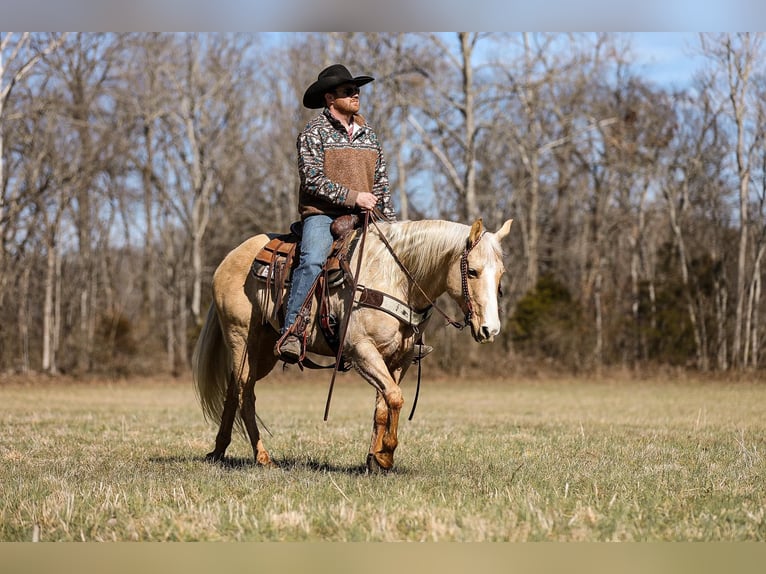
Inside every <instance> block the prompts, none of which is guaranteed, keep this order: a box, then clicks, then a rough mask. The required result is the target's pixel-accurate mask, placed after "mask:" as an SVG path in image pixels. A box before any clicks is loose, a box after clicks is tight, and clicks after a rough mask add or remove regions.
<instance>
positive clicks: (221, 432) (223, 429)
mask: <svg viewBox="0 0 766 574" xmlns="http://www.w3.org/2000/svg"><path fill="white" fill-rule="evenodd" d="M238 403H239V384H238V383H237V379H236V377H235V376H234V373H231V374H230V376H229V386H228V387H227V388H226V399H225V401H224V403H223V414H222V415H221V426H220V427H219V428H218V434H217V435H216V437H215V449H214V450H213V451H212V452H209V453H208V454H207V456H206V457H205V458H207V459H208V460H212V461H219V460H223V456H224V454H225V453H226V449H227V448H228V447H229V444H231V430H232V427H233V426H234V418H235V417H236V416H237V406H238Z"/></svg>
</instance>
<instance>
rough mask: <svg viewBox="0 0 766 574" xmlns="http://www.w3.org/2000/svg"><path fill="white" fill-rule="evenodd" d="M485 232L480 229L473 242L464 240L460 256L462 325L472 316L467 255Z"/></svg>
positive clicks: (467, 322)
mask: <svg viewBox="0 0 766 574" xmlns="http://www.w3.org/2000/svg"><path fill="white" fill-rule="evenodd" d="M486 233H487V232H486V231H482V232H481V234H480V235H479V236H478V237H477V238H476V239H474V240H473V242H469V241H466V243H465V248H464V249H463V254H462V255H461V256H460V283H461V287H462V289H463V301H465V318H464V321H463V327H465V326H466V325H469V324H470V322H471V319H472V318H473V301H472V300H471V293H470V292H469V291H468V255H469V254H470V253H471V251H473V249H474V247H476V246H477V245H478V244H479V241H481V238H482V237H484V235H485V234H486ZM461 328H462V327H461Z"/></svg>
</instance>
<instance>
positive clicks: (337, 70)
mask: <svg viewBox="0 0 766 574" xmlns="http://www.w3.org/2000/svg"><path fill="white" fill-rule="evenodd" d="M374 79H375V78H372V77H370V76H357V77H356V78H354V77H353V76H352V75H351V72H349V71H348V70H347V69H346V66H343V65H341V64H333V65H332V66H329V67H327V68H325V69H324V70H322V71H321V72H319V76H317V81H316V82H314V83H313V84H311V85H310V86H309V87H308V89H307V90H306V93H305V94H303V105H304V106H305V107H307V108H311V109H317V108H323V107H324V95H325V94H326V93H327V92H331V91H332V90H333V88H337V87H338V86H340V85H342V84H355V85H356V86H363V85H365V84H369V83H370V82H372V81H373V80H374Z"/></svg>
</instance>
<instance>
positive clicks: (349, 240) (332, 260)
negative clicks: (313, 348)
mask: <svg viewBox="0 0 766 574" xmlns="http://www.w3.org/2000/svg"><path fill="white" fill-rule="evenodd" d="M359 223H360V220H359V217H358V216H357V215H354V214H349V215H343V216H340V217H338V218H336V219H335V221H333V224H332V225H331V227H330V232H331V233H332V235H333V238H334V241H333V245H332V248H331V249H330V255H329V257H328V258H327V261H326V262H325V265H324V268H323V270H322V273H321V274H320V277H319V281H318V282H317V283H318V285H315V288H314V289H312V290H311V291H310V292H309V294H308V296H307V299H306V303H304V306H305V305H306V304H307V303H308V302H309V301H310V299H311V298H312V297H313V296H314V294H315V293H319V296H320V305H321V315H320V327H321V328H322V331H323V333H324V335H325V338H326V339H327V340H328V342H329V343H330V345H331V346H333V345H334V344H336V341H337V331H336V329H335V327H336V325H337V318H335V317H334V316H331V315H329V313H327V296H328V289H329V288H330V287H337V286H339V285H341V284H343V282H344V280H345V278H346V275H347V274H348V275H349V276H350V275H351V270H350V268H349V261H350V260H351V255H352V254H353V252H354V248H355V247H356V243H357V241H358V240H359V233H357V229H358V227H359ZM300 241H301V224H300V222H295V223H293V224H292V225H291V226H290V232H289V233H285V234H281V235H276V236H274V237H273V238H272V239H271V240H269V242H268V243H267V244H266V245H264V246H263V248H262V249H261V250H260V251H259V252H258V253H256V255H255V259H254V260H253V263H252V266H251V272H252V274H253V275H254V276H255V278H256V279H258V280H260V281H262V282H264V283H266V286H267V290H268V291H269V292H270V293H271V296H272V298H273V300H274V311H273V315H274V318H275V319H277V320H278V321H279V322H280V323H281V322H282V321H283V320H284V315H283V312H284V309H283V303H284V296H285V293H286V288H287V286H288V285H289V284H290V281H291V278H292V274H293V271H294V270H295V268H296V267H297V265H298V259H299V257H298V255H299V254H300V251H299V249H300Z"/></svg>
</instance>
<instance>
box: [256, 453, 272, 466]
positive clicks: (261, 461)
mask: <svg viewBox="0 0 766 574" xmlns="http://www.w3.org/2000/svg"><path fill="white" fill-rule="evenodd" d="M255 463H256V464H257V465H258V466H265V467H267V468H268V467H270V466H274V463H273V462H272V461H271V457H269V455H268V454H265V453H263V454H259V455H258V456H257V457H255Z"/></svg>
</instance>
